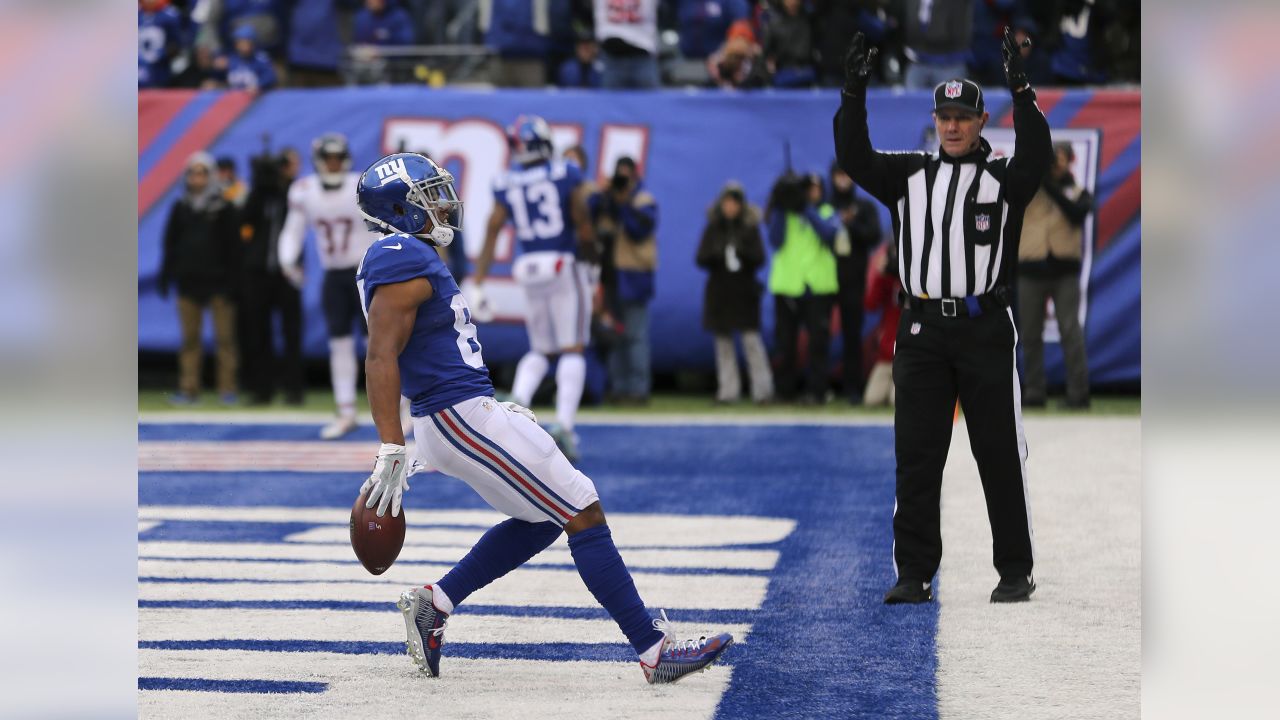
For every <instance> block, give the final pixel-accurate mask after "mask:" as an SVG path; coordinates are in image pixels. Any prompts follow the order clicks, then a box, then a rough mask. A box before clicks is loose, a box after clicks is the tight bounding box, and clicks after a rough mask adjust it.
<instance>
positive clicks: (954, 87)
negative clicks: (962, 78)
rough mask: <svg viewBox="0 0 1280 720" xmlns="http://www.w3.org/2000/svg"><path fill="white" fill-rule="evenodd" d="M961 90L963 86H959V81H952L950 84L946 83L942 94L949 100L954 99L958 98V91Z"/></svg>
mask: <svg viewBox="0 0 1280 720" xmlns="http://www.w3.org/2000/svg"><path fill="white" fill-rule="evenodd" d="M963 89H964V86H963V85H961V84H960V83H959V81H957V80H952V81H951V82H949V83H947V86H946V87H945V88H943V89H942V94H943V95H946V96H947V97H948V98H950V99H955V98H958V97H960V91H961V90H963Z"/></svg>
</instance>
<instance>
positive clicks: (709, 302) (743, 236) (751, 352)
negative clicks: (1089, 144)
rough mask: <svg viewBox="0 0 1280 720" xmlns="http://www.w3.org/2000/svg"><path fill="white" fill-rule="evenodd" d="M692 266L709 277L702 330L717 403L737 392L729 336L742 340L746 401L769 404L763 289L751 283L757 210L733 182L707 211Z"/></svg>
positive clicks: (759, 255) (759, 249)
mask: <svg viewBox="0 0 1280 720" xmlns="http://www.w3.org/2000/svg"><path fill="white" fill-rule="evenodd" d="M697 262H698V267H700V268H702V269H703V270H706V271H707V272H708V277H707V288H706V293H705V295H704V296H703V301H702V327H704V328H706V329H707V331H709V332H710V333H711V334H712V335H714V336H715V339H716V379H717V385H718V389H717V391H716V402H720V403H731V402H736V401H737V400H738V396H739V394H740V393H741V392H742V381H741V378H740V376H739V375H738V354H737V351H736V350H735V349H734V346H733V334H734V333H741V335H742V350H743V352H744V353H745V354H746V356H747V370H748V371H749V372H750V373H751V399H752V400H754V401H755V402H757V403H766V402H769V401H770V400H771V399H772V398H773V372H772V371H771V370H770V368H769V355H768V353H766V352H765V349H764V340H762V339H761V338H760V298H761V295H762V294H763V292H764V288H763V287H762V286H761V284H760V281H759V280H757V279H756V272H757V271H758V270H759V269H760V268H761V267H763V266H764V240H763V239H762V238H761V237H760V211H759V209H757V208H756V207H754V206H751V205H748V204H747V201H746V195H745V194H744V193H743V190H742V186H741V185H739V184H738V183H736V182H730V183H729V184H727V185H725V186H724V189H723V190H721V192H720V196H719V197H718V198H717V199H716V203H715V205H712V206H711V209H710V210H709V211H708V212H707V226H706V228H705V229H703V231H702V241H701V242H700V243H698V254H697Z"/></svg>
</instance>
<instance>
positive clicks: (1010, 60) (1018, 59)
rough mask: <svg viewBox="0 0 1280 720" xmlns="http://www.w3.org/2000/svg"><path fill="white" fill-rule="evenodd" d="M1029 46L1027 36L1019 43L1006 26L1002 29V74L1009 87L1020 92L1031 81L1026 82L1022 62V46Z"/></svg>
mask: <svg viewBox="0 0 1280 720" xmlns="http://www.w3.org/2000/svg"><path fill="white" fill-rule="evenodd" d="M1024 47H1031V39H1030V38H1027V39H1025V40H1023V41H1022V44H1021V45H1019V44H1018V41H1017V40H1015V39H1014V38H1013V32H1012V31H1010V30H1009V28H1008V27H1006V28H1005V29H1004V42H1003V43H1002V44H1001V46H1000V54H1001V55H1004V76H1005V78H1006V79H1007V80H1008V81H1009V89H1010V90H1011V91H1013V92H1015V93H1016V92H1020V91H1021V90H1022V89H1023V88H1025V87H1027V86H1029V85H1030V84H1031V83H1029V82H1027V69H1026V67H1025V66H1023V64H1022V48H1024Z"/></svg>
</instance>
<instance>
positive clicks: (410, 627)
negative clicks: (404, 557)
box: [396, 585, 449, 677]
mask: <svg viewBox="0 0 1280 720" xmlns="http://www.w3.org/2000/svg"><path fill="white" fill-rule="evenodd" d="M433 592H434V591H433V590H432V589H431V586H430V585H428V586H426V587H420V588H413V589H412V590H405V591H404V592H402V593H400V599H399V600H397V601H396V607H398V608H400V614H401V615H403V616H404V628H405V632H406V633H407V635H408V639H407V640H406V641H405V644H404V647H405V651H406V652H407V653H408V654H409V657H411V658H413V662H414V664H415V665H417V666H418V669H419V670H421V671H422V672H423V673H426V674H427V675H430V676H431V677H440V649H441V648H443V647H444V628H445V626H446V625H448V624H449V614H448V613H446V612H444V611H443V610H441V609H439V608H437V607H436V605H435V603H434V602H432V594H433Z"/></svg>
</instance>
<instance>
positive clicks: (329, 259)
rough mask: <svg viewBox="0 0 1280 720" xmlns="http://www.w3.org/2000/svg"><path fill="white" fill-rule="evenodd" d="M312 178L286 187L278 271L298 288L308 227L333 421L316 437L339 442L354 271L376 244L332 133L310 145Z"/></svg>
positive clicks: (351, 339) (346, 152)
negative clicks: (319, 282)
mask: <svg viewBox="0 0 1280 720" xmlns="http://www.w3.org/2000/svg"><path fill="white" fill-rule="evenodd" d="M311 151H312V153H311V159H312V162H313V163H314V164H315V169H316V172H315V174H314V175H307V176H305V177H301V178H298V179H297V180H295V181H294V182H293V184H292V185H291V186H290V187H289V214H288V215H287V216H286V217H285V221H284V228H283V229H282V230H281V231H280V245H279V253H280V254H279V257H280V270H281V272H283V273H284V275H285V277H288V278H289V280H290V281H291V282H293V284H294V285H296V286H298V288H299V289H301V287H302V280H303V276H302V239H303V235H304V233H305V232H306V229H307V224H308V223H310V225H311V226H312V228H313V229H314V230H315V239H316V250H317V254H318V255H319V256H320V265H321V266H323V267H324V293H323V296H322V304H323V306H324V319H325V325H326V326H327V329H328V331H329V376H330V380H331V381H332V382H333V399H334V402H335V403H337V406H338V417H337V418H336V419H335V420H334V421H333V422H332V423H330V424H329V425H326V426H325V427H324V429H323V430H321V431H320V437H322V438H324V439H326V440H331V439H334V438H338V437H341V436H343V435H345V434H347V433H348V432H350V431H351V430H352V429H354V428H355V426H356V376H357V375H358V374H359V359H358V358H357V357H356V338H355V332H356V328H357V327H359V328H360V331H361V332H363V331H364V316H363V315H362V313H361V312H360V298H359V297H357V296H356V291H355V283H354V282H353V280H354V278H355V273H356V265H357V264H359V262H360V258H362V257H364V251H365V250H366V249H368V247H369V245H370V243H372V242H373V241H374V239H375V238H376V236H375V235H373V233H370V232H368V231H366V230H365V227H364V220H363V218H362V217H361V215H360V208H358V207H356V203H355V197H356V183H358V182H359V180H360V175H359V174H358V173H354V172H351V151H350V149H349V147H348V146H347V139H346V138H345V137H343V136H342V135H340V134H338V133H328V134H325V135H321V136H320V137H318V138H316V140H315V142H313V143H312V145H311Z"/></svg>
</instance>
